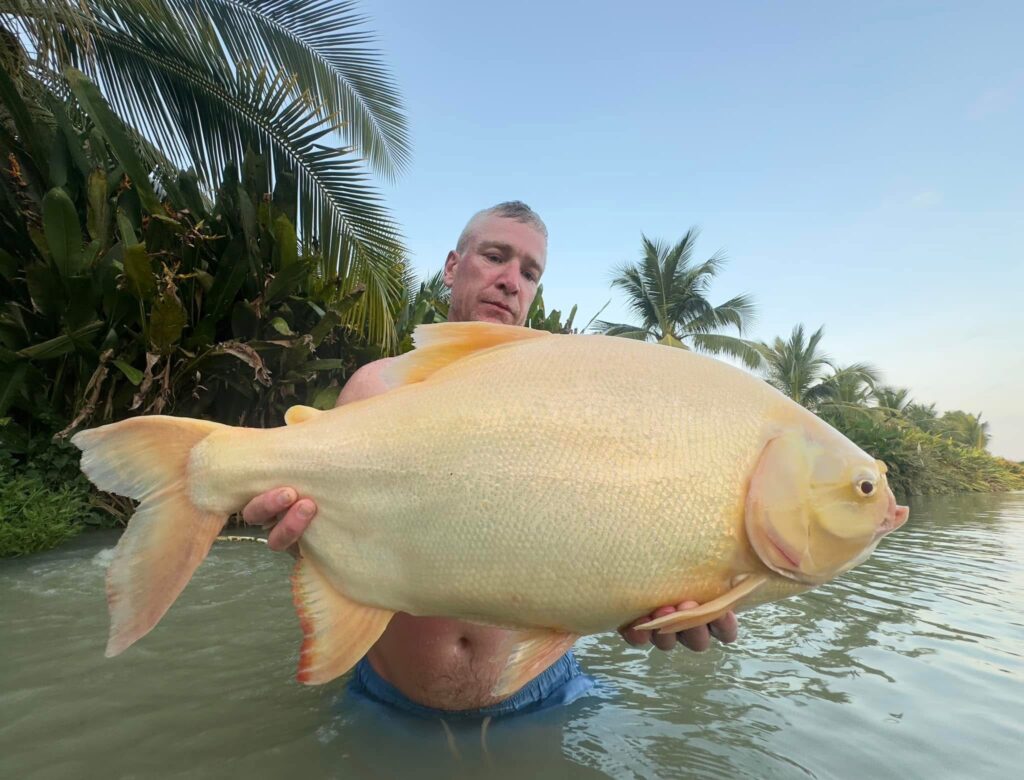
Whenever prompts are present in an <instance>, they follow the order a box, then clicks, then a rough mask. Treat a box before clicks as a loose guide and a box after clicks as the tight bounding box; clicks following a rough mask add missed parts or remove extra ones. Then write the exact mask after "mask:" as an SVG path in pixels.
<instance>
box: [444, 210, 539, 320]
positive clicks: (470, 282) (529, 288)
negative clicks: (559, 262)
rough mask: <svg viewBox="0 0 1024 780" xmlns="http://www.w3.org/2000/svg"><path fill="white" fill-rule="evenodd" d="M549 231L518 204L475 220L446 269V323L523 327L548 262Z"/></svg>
mask: <svg viewBox="0 0 1024 780" xmlns="http://www.w3.org/2000/svg"><path fill="white" fill-rule="evenodd" d="M547 253H548V229H547V228H546V227H545V226H544V222H543V221H541V218H540V217H539V216H537V214H536V213H535V212H533V211H532V210H531V209H530V207H529V206H527V205H526V204H525V203H522V202H520V201H518V200H514V201H509V202H507V203H499V204H498V205H497V206H493V207H492V208H489V209H484V210H483V211H480V212H478V213H476V214H474V215H473V218H472V219H470V220H469V222H468V223H467V224H466V227H465V228H464V229H463V231H462V235H460V236H459V242H458V244H457V245H456V248H455V249H454V250H452V251H451V252H449V253H448V258H447V259H446V260H445V264H444V283H445V284H446V285H448V287H450V288H451V291H452V295H451V304H450V306H449V309H448V319H449V320H451V321H452V322H469V321H473V320H479V321H484V322H497V323H502V324H505V325H522V324H523V323H524V322H526V315H527V313H528V312H529V310H530V304H532V303H533V298H534V296H535V295H536V294H537V285H538V284H539V283H540V277H541V274H543V273H544V266H545V264H546V263H547Z"/></svg>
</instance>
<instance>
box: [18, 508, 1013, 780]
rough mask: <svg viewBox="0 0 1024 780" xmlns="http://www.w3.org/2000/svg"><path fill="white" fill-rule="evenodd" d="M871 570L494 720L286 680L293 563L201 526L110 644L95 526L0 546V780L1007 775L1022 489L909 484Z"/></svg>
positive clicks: (594, 652) (623, 661) (601, 661)
mask: <svg viewBox="0 0 1024 780" xmlns="http://www.w3.org/2000/svg"><path fill="white" fill-rule="evenodd" d="M911 510H912V512H911V519H910V522H909V523H908V524H907V525H906V526H904V528H903V529H901V530H900V531H899V532H897V533H894V534H893V535H892V536H890V537H888V538H887V539H886V540H885V541H883V542H882V545H881V547H880V549H879V550H878V551H877V552H876V553H875V555H874V556H873V557H872V558H871V559H870V560H869V561H867V562H866V563H864V564H863V565H861V566H860V567H859V568H858V569H856V570H855V571H853V572H851V573H849V574H847V575H846V576H844V577H843V578H841V579H840V580H838V581H836V582H833V583H830V584H829V585H826V586H824V587H822V588H819V589H818V590H816V591H813V592H811V593H808V594H805V595H803V596H799V597H796V598H791V599H788V600H786V601H783V602H778V603H775V604H771V605H767V606H763V607H760V608H758V609H756V610H753V611H750V612H746V613H743V614H742V615H741V617H740V631H741V633H740V639H739V641H737V642H736V643H735V644H734V645H731V646H729V647H721V646H716V647H715V648H714V649H712V650H710V651H708V652H706V653H703V654H695V653H691V652H688V651H676V652H673V653H660V652H657V651H650V652H647V651H642V650H637V649H633V648H630V647H628V646H627V645H626V644H625V643H623V642H622V641H621V640H620V639H619V637H618V636H617V635H614V634H609V635H603V636H598V637H589V638H587V639H585V640H583V641H582V642H580V644H579V645H578V646H577V651H578V655H579V656H580V659H581V662H582V663H583V665H584V666H585V667H586V669H587V671H589V672H590V673H591V674H593V675H594V676H596V677H597V678H598V679H599V680H600V682H601V687H600V694H599V695H596V696H593V697H589V698H586V699H583V700H580V701H577V702H575V703H574V704H572V705H571V706H569V707H566V708H563V709H561V710H557V711H554V712H550V713H547V714H541V715H536V716H528V717H522V718H513V719H507V720H499V721H495V722H492V723H490V724H488V726H487V728H486V729H484V728H483V727H482V725H481V724H469V725H456V724H452V725H449V724H444V723H441V722H438V721H419V720H411V719H406V718H401V717H396V716H395V715H394V714H393V713H391V712H389V711H387V710H383V709H381V710H378V709H375V708H372V707H370V706H368V705H365V704H362V705H356V704H354V703H353V702H349V701H346V699H345V696H344V692H345V687H344V683H343V682H335V683H333V684H331V685H328V686H325V687H322V688H306V687H303V686H300V685H298V684H297V683H295V682H294V681H293V680H292V674H293V672H294V669H295V666H296V661H297V656H298V637H299V629H298V623H297V620H296V618H295V616H294V612H293V609H292V606H291V599H290V594H289V589H288V574H289V569H290V559H289V558H288V557H287V556H285V555H280V554H272V553H270V552H268V551H267V550H266V549H265V547H264V546H263V545H260V544H254V543H237V542H236V543H229V542H225V543H218V544H216V545H215V546H214V549H213V551H212V553H211V555H210V558H209V559H208V560H207V562H206V563H205V564H204V565H203V566H202V567H200V569H199V572H198V573H197V575H196V577H195V578H194V579H193V581H192V583H191V584H190V585H189V587H188V588H187V589H186V591H185V593H184V594H183V595H182V597H181V598H180V599H179V601H178V602H177V604H176V605H175V606H174V607H173V608H172V609H171V611H170V612H169V613H168V615H167V616H166V617H165V618H164V620H163V622H162V623H161V624H160V625H159V626H158V627H157V628H156V629H155V630H154V631H153V632H152V633H151V634H150V635H149V636H147V637H146V638H145V639H143V640H142V641H141V642H139V643H138V644H137V645H135V646H134V647H132V648H131V649H129V650H128V651H127V652H126V653H125V654H124V655H122V656H120V657H119V658H116V659H113V660H106V659H104V657H103V648H104V644H105V640H106V631H107V616H106V606H105V602H104V596H103V575H104V567H105V565H106V563H107V562H108V561H109V558H110V550H111V547H112V545H113V544H114V543H115V542H116V536H115V535H112V534H104V533H97V534H89V535H86V536H83V537H81V538H80V539H78V540H75V541H74V542H73V543H71V544H69V545H67V546H65V547H63V548H61V549H59V550H56V551H53V552H50V553H46V554H42V555H38V556H34V557H30V558H27V559H21V560H8V561H0V777H3V778H69V777H74V778H90V777H103V778H132V777H138V778H149V777H189V778H193V777H195V778H204V777H211V778H213V777H240V776H245V777H253V778H259V777H294V778H306V777H309V778H316V777H339V778H362V777H367V778H378V777H380V778H389V777H399V776H401V777H446V778H448V777H481V776H487V777H602V776H608V777H616V778H618V777H643V778H646V777H673V778H678V777H714V778H722V777H729V778H733V777H753V778H775V777H778V778H790V777H793V778H805V777H817V778H831V777H837V778H861V777H870V778H917V777H929V778H931V777H971V778H988V777H991V778H1005V777H1019V776H1020V771H1021V767H1022V766H1024V494H1021V493H1015V494H1013V493H1011V494H1002V495H973V496H957V497H942V498H930V499H919V500H915V501H914V502H912V504H911Z"/></svg>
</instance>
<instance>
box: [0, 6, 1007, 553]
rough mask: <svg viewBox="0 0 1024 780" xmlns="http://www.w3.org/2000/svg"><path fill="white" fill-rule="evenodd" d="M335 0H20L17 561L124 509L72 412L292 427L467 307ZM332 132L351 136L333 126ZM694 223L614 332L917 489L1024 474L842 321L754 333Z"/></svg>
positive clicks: (744, 302)
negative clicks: (418, 258) (703, 363)
mask: <svg viewBox="0 0 1024 780" xmlns="http://www.w3.org/2000/svg"><path fill="white" fill-rule="evenodd" d="M337 5H338V4H337V3H335V2H332V0H314V2H298V0H237V2H223V1H222V0H199V2H195V3H183V2H179V1H178V0H90V2H88V3H86V4H84V5H82V6H79V4H78V3H77V2H70V0H60V1H58V2H53V1H52V0H0V11H2V12H3V15H0V59H2V61H3V68H0V152H2V154H3V159H4V166H3V170H2V172H0V230H2V231H3V234H4V236H5V240H4V243H3V246H2V248H0V555H12V554H24V553H29V552H33V551H35V550H39V549H45V548H47V547H50V546H53V545H55V544H57V543H59V542H60V541H62V540H63V539H65V538H67V537H69V536H70V535H73V534H74V533H76V532H77V531H78V530H80V529H81V528H82V527H83V526H85V525H101V524H112V523H118V522H121V521H123V519H124V518H125V516H126V513H127V511H128V510H129V506H128V504H127V503H126V502H124V501H122V500H120V499H117V498H115V497H110V496H103V495H97V494H96V493H95V491H93V490H92V489H91V488H90V486H89V485H88V483H87V482H86V480H85V479H84V477H82V475H81V474H80V473H79V472H78V469H77V453H76V452H75V451H74V449H73V448H72V447H70V445H68V444H67V440H66V439H67V435H68V434H69V433H71V432H73V431H74V430H77V429H80V428H83V427H87V426H92V425H98V424H101V423H105V422H110V421H113V420H117V419H121V418H124V417H127V416H131V415H137V414H147V413H163V414H178V415H188V416H202V417H206V418H209V419H215V420H219V421H222V422H227V423H230V424H244V425H255V426H264V425H276V424H280V422H281V420H282V418H283V413H284V411H285V409H287V408H288V407H289V406H291V405H292V404H296V403H301V404H307V405H311V406H315V407H318V408H329V407H330V406H332V405H333V404H334V401H335V399H336V397H337V394H338V392H339V391H340V388H341V387H342V385H343V384H344V382H345V381H346V379H347V378H348V376H350V375H351V373H352V372H353V371H354V370H355V369H356V368H358V367H359V366H360V365H362V364H364V363H366V362H368V361H370V360H373V359H376V358H378V357H381V356H383V355H387V354H396V353H399V352H402V351H405V350H408V349H410V348H411V347H412V331H413V329H414V328H415V327H416V326H417V325H419V324H421V323H430V322H436V321H440V320H443V319H445V317H446V316H447V310H448V297H447V290H446V288H445V287H444V285H443V283H442V280H441V276H440V274H436V275H435V276H433V277H432V278H430V279H426V280H419V279H417V278H415V276H413V275H412V274H411V273H410V272H409V269H408V267H407V265H406V262H405V257H404V250H403V249H402V247H401V244H400V242H399V240H398V238H397V231H396V229H395V228H394V226H393V225H392V224H391V222H390V219H389V218H388V216H387V214H386V212H385V211H384V209H383V207H382V206H381V205H380V203H379V199H378V197H377V196H376V195H375V194H374V192H373V191H372V190H371V189H370V188H369V187H368V185H366V184H365V181H364V178H365V174H364V173H363V172H362V171H361V170H360V169H359V165H358V164H357V163H355V162H354V161H353V160H354V158H355V157H357V156H358V157H362V158H364V159H366V160H368V161H369V162H368V165H369V167H370V169H371V170H372V171H374V172H376V173H378V174H380V175H385V176H390V175H392V174H393V173H394V172H395V171H397V170H398V169H400V167H401V166H402V164H403V163H404V161H405V160H406V158H407V154H408V149H407V138H406V133H405V125H404V119H403V118H402V115H401V111H400V106H399V103H398V99H397V94H396V92H395V90H394V88H393V87H392V86H391V84H390V82H389V80H388V78H387V76H386V73H385V72H384V70H383V68H382V66H381V64H380V62H379V60H378V59H377V58H376V56H375V55H374V53H372V52H367V51H366V50H365V49H364V48H362V42H363V38H362V37H361V35H360V34H356V33H353V32H352V31H351V30H350V28H351V27H352V26H353V25H355V24H356V22H357V19H356V17H355V16H354V15H353V13H352V11H351V9H350V8H349V7H348V6H347V5H346V4H342V6H343V7H341V8H340V9H335V10H339V13H336V14H333V15H332V14H330V13H328V11H331V9H332V8H334V7H335V6H337ZM86 7H87V8H88V9H89V13H86V14H83V13H81V12H80V11H81V9H82V8H86ZM142 11H144V13H142ZM197 14H198V15H199V17H201V18H202V19H203V20H204V23H203V24H197V23H196V19H197V18H199V17H197V16H196V15H197ZM143 50H144V51H143ZM257 61H258V62H260V63H261V68H260V69H259V70H256V69H255V67H254V65H253V63H254V62H257ZM101 86H102V89H101ZM156 90H159V94H161V95H162V96H163V98H164V99H163V100H161V101H155V100H153V99H152V95H153V94H156ZM332 133H335V134H338V133H343V134H344V139H345V143H346V144H348V145H347V146H335V147H331V146H327V145H325V144H327V143H328V142H329V141H330V139H331V138H332V137H334V136H333V135H332ZM328 237H330V238H328ZM696 238H697V234H696V231H695V230H691V231H689V232H688V233H687V234H686V235H685V236H684V237H683V238H682V239H681V240H680V241H679V242H677V243H675V244H672V245H669V244H663V243H660V242H657V241H651V240H648V239H647V238H644V240H643V252H642V257H641V260H640V262H638V263H627V264H624V265H623V266H622V267H621V268H620V269H618V271H617V274H616V276H615V278H614V281H613V286H614V287H615V288H617V289H619V290H622V291H623V292H624V293H625V294H626V295H627V296H628V300H629V303H630V307H631V310H632V311H633V312H634V313H635V314H636V316H637V318H638V320H639V321H638V322H637V323H635V324H620V323H607V322H599V323H597V326H596V329H597V330H598V331H600V332H604V333H608V334H611V335H620V336H625V337H629V338H638V339H644V340H654V341H657V342H659V343H662V344H666V345H669V346H672V347H677V348H683V349H691V348H692V349H698V350H702V351H706V352H710V353H713V354H725V355H729V356H732V357H735V358H737V359H739V360H741V361H743V362H744V363H746V364H747V365H748V366H749V367H751V368H753V369H755V370H760V371H763V372H764V375H765V377H766V379H767V380H768V381H769V382H771V383H772V384H773V385H775V386H776V387H778V388H779V389H780V390H781V391H782V392H785V393H787V394H788V395H790V397H792V398H794V400H796V401H798V402H800V403H802V404H804V405H805V406H808V408H811V409H812V410H814V411H815V412H817V413H818V414H820V415H822V416H823V417H825V418H826V419H827V420H828V421H829V422H831V423H832V424H833V425H835V426H836V427H838V428H839V429H840V430H842V431H844V432H845V433H846V434H847V435H848V436H850V437H851V438H853V439H854V440H855V441H857V442H858V443H859V444H860V445H861V446H862V447H864V448H865V449H866V450H867V451H869V452H871V453H873V454H875V455H876V456H877V457H879V458H881V459H883V460H885V461H886V462H887V463H888V464H889V468H890V476H891V479H892V482H893V485H894V486H895V487H896V489H897V490H900V491H903V492H905V493H926V492H952V491H958V490H1005V489H1011V488H1018V487H1024V469H1022V468H1021V467H1020V466H1019V465H1016V464H1010V463H1008V462H1006V461H1003V460H1001V459H998V458H994V457H992V456H991V455H989V454H988V453H987V452H985V446H986V444H987V424H986V423H983V422H981V420H980V418H979V416H975V415H971V414H967V413H964V412H947V413H945V414H943V415H941V416H940V415H938V414H937V413H936V412H935V409H934V407H933V406H930V407H929V406H924V405H922V404H916V403H912V402H910V400H909V398H908V397H907V396H908V393H907V392H906V391H904V390H899V389H893V388H885V387H882V386H880V385H879V383H878V372H877V371H876V370H875V369H873V368H872V367H871V366H868V365H865V364H859V365H854V366H847V367H836V366H834V365H833V364H832V362H831V361H830V360H829V359H828V357H827V355H824V354H823V353H821V351H820V348H819V344H820V341H821V337H822V332H821V331H820V330H819V331H818V332H817V333H815V334H813V335H812V336H811V337H810V338H809V339H805V337H804V334H803V328H802V327H798V328H797V329H796V330H795V331H794V333H793V335H792V336H791V338H790V339H789V340H788V341H782V340H781V339H777V340H776V341H775V342H774V344H772V345H768V344H763V343H756V342H752V341H749V340H747V339H745V338H743V334H744V332H745V330H746V329H747V328H748V326H749V322H750V317H751V314H752V312H753V302H752V300H751V299H750V297H749V296H747V295H737V296H733V297H732V298H730V299H728V300H726V301H725V302H724V303H721V304H718V305H713V304H711V303H710V302H709V300H708V296H709V294H710V290H711V285H712V282H713V281H714V278H715V276H716V274H717V273H718V271H719V270H720V268H721V267H722V264H723V262H724V261H723V259H722V258H721V257H720V256H718V255H716V256H713V257H711V258H710V259H708V260H706V261H704V262H694V260H693V257H692V255H693V250H694V245H695V242H696ZM575 315H576V309H575V307H574V308H573V310H572V311H571V312H570V313H569V314H568V316H567V317H566V318H564V319H563V316H562V314H561V312H559V311H548V310H547V309H546V308H545V303H544V299H543V293H542V292H540V293H538V295H537V298H536V300H535V302H534V304H533V307H532V308H531V310H530V312H529V316H528V319H527V325H528V326H530V327H535V328H542V329H545V330H549V331H552V332H561V333H566V332H575V331H576V328H577V327H578V326H576V324H575V322H574V320H575ZM585 329H586V328H584V330H585ZM729 331H735V335H734V334H733V333H730V332H729Z"/></svg>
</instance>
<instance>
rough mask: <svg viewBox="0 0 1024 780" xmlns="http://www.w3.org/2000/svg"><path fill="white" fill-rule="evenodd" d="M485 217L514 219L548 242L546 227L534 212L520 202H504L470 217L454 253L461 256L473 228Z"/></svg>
mask: <svg viewBox="0 0 1024 780" xmlns="http://www.w3.org/2000/svg"><path fill="white" fill-rule="evenodd" d="M485 217H502V218H504V219H514V220H515V221H516V222H522V223H523V224H524V225H529V226H530V227H532V228H533V229H534V230H536V231H537V232H538V233H540V234H541V235H542V236H544V240H545V241H547V240H548V227H547V225H545V224H544V220H542V219H541V218H540V216H539V215H538V214H537V212H536V211H534V210H533V209H531V208H530V207H529V206H527V205H526V204H525V203H523V202H522V201H521V200H506V201H505V202H504V203H499V204H498V205H497V206H491V207H490V208H489V209H484V210H483V211H478V212H477V213H476V214H474V215H473V216H472V217H470V219H469V222H467V223H466V227H464V228H463V229H462V233H461V234H460V235H459V242H458V243H457V244H456V245H455V251H456V252H458V253H459V254H461V253H462V252H464V251H465V250H466V244H467V243H468V242H469V237H470V236H471V235H473V226H474V225H475V224H476V222H478V221H479V220H481V219H484V218H485Z"/></svg>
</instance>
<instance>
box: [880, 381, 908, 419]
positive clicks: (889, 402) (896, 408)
mask: <svg viewBox="0 0 1024 780" xmlns="http://www.w3.org/2000/svg"><path fill="white" fill-rule="evenodd" d="M874 396H875V401H876V402H877V403H878V408H879V409H881V410H882V411H883V412H885V413H887V414H891V415H902V414H903V412H904V411H905V410H906V408H907V406H909V405H910V403H911V399H910V391H909V390H908V389H907V388H905V387H890V386H881V387H876V388H875V392H874Z"/></svg>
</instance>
